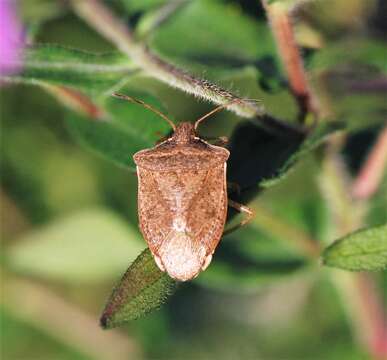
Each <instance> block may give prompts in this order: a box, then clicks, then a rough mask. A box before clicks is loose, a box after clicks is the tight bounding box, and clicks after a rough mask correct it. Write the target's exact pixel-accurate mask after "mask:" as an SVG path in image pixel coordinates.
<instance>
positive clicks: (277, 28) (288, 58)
mask: <svg viewBox="0 0 387 360" xmlns="http://www.w3.org/2000/svg"><path fill="white" fill-rule="evenodd" d="M262 4H263V6H264V8H265V10H266V13H267V17H268V19H269V22H270V24H271V28H272V31H273V35H274V38H275V40H276V44H277V48H278V52H279V55H280V58H281V60H282V63H283V66H284V68H285V71H286V73H287V76H288V80H289V85H290V88H291V90H292V92H293V94H294V96H295V98H296V99H297V101H298V104H299V107H300V115H299V119H300V121H303V120H304V118H305V115H306V114H307V112H312V113H314V114H317V101H316V99H315V97H314V96H313V94H312V91H311V89H310V87H309V85H308V82H307V77H306V74H305V68H304V64H303V61H302V58H301V54H300V51H299V49H298V46H297V44H296V41H295V38H294V33H293V27H292V21H291V17H290V14H289V10H288V8H287V7H286V6H285V5H283V4H281V3H280V2H278V3H274V4H269V3H268V1H267V0H262Z"/></svg>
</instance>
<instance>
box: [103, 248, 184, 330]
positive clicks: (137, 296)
mask: <svg viewBox="0 0 387 360" xmlns="http://www.w3.org/2000/svg"><path fill="white" fill-rule="evenodd" d="M176 284H177V283H176V281H174V280H173V279H171V278H170V277H169V276H168V275H167V274H166V273H164V272H162V271H160V269H159V268H158V267H157V265H156V263H155V262H154V259H153V256H152V254H151V252H150V251H149V249H146V250H144V251H143V252H142V253H141V254H140V255H139V256H138V257H137V259H136V260H135V261H134V262H133V264H132V265H131V266H130V267H129V269H128V270H127V271H126V273H125V274H124V276H123V278H122V279H121V281H120V283H119V284H118V286H117V287H116V288H115V289H114V290H113V293H112V295H111V296H110V299H109V300H108V303H107V305H106V307H105V310H104V312H103V314H102V316H101V326H102V327H104V328H107V329H108V328H113V327H116V326H120V325H122V324H124V323H125V322H128V321H130V320H134V319H137V318H139V317H141V316H142V315H144V314H146V313H148V312H150V311H151V310H154V309H156V308H158V307H159V306H160V305H161V304H163V303H164V302H165V300H166V299H167V297H168V296H169V295H171V294H172V292H173V291H174V289H175V287H176Z"/></svg>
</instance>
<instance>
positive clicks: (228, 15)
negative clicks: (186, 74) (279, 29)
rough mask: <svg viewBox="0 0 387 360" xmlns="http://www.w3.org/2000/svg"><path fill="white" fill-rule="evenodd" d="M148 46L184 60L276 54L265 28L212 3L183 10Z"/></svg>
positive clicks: (200, 1) (204, 0) (194, 3)
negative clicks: (219, 56)
mask: <svg viewBox="0 0 387 360" xmlns="http://www.w3.org/2000/svg"><path fill="white" fill-rule="evenodd" d="M235 29H238V31H235ZM151 44H152V46H154V47H156V48H157V49H158V50H159V51H161V52H162V53H164V54H167V55H171V56H183V57H190V56H193V57H196V58H199V57H201V56H208V57H211V56H212V55H224V56H228V57H231V58H233V59H237V58H239V59H244V60H247V59H250V60H251V59H255V58H257V57H258V56H261V55H268V54H269V53H270V54H275V46H274V43H273V41H272V37H271V34H270V30H269V28H268V25H267V24H265V23H264V22H256V21H254V20H252V19H250V18H249V17H247V16H245V15H243V14H242V13H241V12H240V9H238V8H237V7H236V6H232V5H231V6H230V5H225V4H222V3H221V2H219V1H212V0H211V1H208V0H198V1H192V2H190V3H189V4H187V5H186V6H184V7H183V8H182V9H181V10H180V11H179V12H178V13H177V14H176V15H175V16H173V17H172V18H171V19H169V21H168V23H167V24H165V25H164V26H162V27H161V28H159V29H158V30H157V32H156V34H155V36H154V38H153V40H152V42H151Z"/></svg>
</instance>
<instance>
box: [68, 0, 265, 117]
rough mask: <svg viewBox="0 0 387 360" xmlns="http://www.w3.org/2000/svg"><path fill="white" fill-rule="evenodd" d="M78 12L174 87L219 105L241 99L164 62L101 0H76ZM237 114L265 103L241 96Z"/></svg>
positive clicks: (257, 110)
mask: <svg viewBox="0 0 387 360" xmlns="http://www.w3.org/2000/svg"><path fill="white" fill-rule="evenodd" d="M72 5H73V8H74V10H75V12H76V13H77V14H78V15H79V16H80V17H81V18H82V19H83V20H85V21H86V22H87V23H88V24H89V25H90V26H91V27H93V28H94V29H95V30H97V31H98V32H99V33H100V34H101V35H103V36H104V37H105V38H106V39H108V40H110V41H111V42H112V43H113V44H115V45H116V46H117V48H118V49H120V50H121V51H122V52H123V53H125V54H126V55H128V57H129V58H130V59H131V60H132V61H133V62H134V63H135V64H136V65H137V66H138V67H140V68H141V69H143V70H144V72H145V73H146V74H148V75H150V76H152V77H154V78H156V79H158V80H160V81H162V82H165V83H167V84H169V85H170V86H173V87H176V88H178V89H181V90H183V91H185V92H187V93H190V94H193V95H195V96H197V97H200V98H202V99H206V100H210V101H212V102H214V103H215V104H219V105H223V104H227V103H228V102H230V101H235V100H236V99H238V97H237V96H235V95H234V94H232V93H230V92H228V91H227V90H224V89H222V88H220V87H219V86H217V85H215V84H212V83H210V82H209V81H207V80H203V79H199V78H196V77H194V76H192V75H191V74H189V73H187V72H186V71H183V70H182V69H179V68H177V67H175V66H174V65H172V64H170V63H168V62H166V61H164V60H163V59H161V58H160V57H159V56H157V55H156V54H154V53H153V52H151V51H150V50H149V49H147V48H146V46H144V45H143V44H142V43H140V42H137V41H136V40H135V39H134V36H133V33H132V31H131V30H130V28H129V27H128V26H127V24H124V23H123V22H122V21H121V20H120V19H118V18H117V17H116V16H115V15H114V14H113V13H112V12H111V11H110V9H108V8H107V7H106V6H105V5H103V4H102V2H101V1H99V0H73V1H72ZM229 109H230V110H232V111H234V112H235V113H236V114H238V115H239V116H242V117H246V118H253V117H257V116H262V115H263V114H264V108H263V106H262V105H261V104H257V103H256V102H252V101H249V100H244V99H240V101H239V102H234V103H233V104H231V105H230V106H229Z"/></svg>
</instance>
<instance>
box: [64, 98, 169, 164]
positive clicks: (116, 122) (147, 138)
mask: <svg viewBox="0 0 387 360" xmlns="http://www.w3.org/2000/svg"><path fill="white" fill-rule="evenodd" d="M130 94H131V95H133V96H135V97H137V98H139V99H142V100H143V101H145V102H147V103H149V104H151V105H153V106H154V107H156V108H158V109H159V110H161V111H163V112H165V110H164V109H163V107H162V106H161V105H160V102H159V101H157V100H156V99H155V98H154V97H152V96H150V95H145V94H139V93H130ZM106 111H107V112H108V115H107V120H106V121H100V122H98V121H90V120H89V119H88V118H87V117H86V116H82V115H79V114H74V113H72V114H70V115H69V116H68V118H67V124H68V126H69V130H70V132H71V133H72V134H73V135H74V137H75V138H76V139H77V140H78V141H79V142H80V143H81V144H83V145H85V146H87V147H88V148H90V149H91V150H92V151H94V152H96V153H98V154H99V155H101V156H103V157H104V158H107V159H109V160H111V161H113V162H114V163H116V164H117V165H120V166H124V167H126V168H130V169H131V170H133V171H134V170H135V167H136V166H135V164H134V162H133V155H134V154H135V153H136V152H137V151H139V150H142V149H146V148H149V147H152V146H154V145H155V143H156V142H157V141H158V140H159V139H160V138H161V137H162V136H163V135H165V134H166V133H167V131H168V129H170V127H169V125H168V124H166V123H165V121H164V120H163V119H162V118H160V117H159V116H157V115H156V114H154V113H153V112H151V111H149V110H147V109H145V108H143V107H141V106H139V105H137V104H132V103H128V102H125V101H123V100H119V99H115V98H111V99H108V100H107V102H106ZM139 119H141V121H140V120H139Z"/></svg>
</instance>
